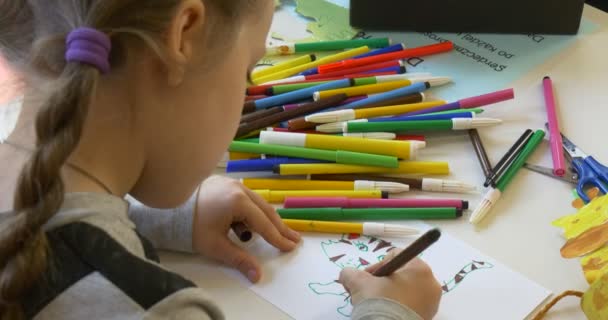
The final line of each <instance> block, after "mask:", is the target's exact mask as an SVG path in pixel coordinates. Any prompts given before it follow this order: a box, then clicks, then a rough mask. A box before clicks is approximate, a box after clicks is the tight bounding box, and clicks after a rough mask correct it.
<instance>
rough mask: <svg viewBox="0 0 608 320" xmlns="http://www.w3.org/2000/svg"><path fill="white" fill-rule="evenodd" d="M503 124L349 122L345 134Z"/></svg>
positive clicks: (476, 121)
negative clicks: (380, 130)
mask: <svg viewBox="0 0 608 320" xmlns="http://www.w3.org/2000/svg"><path fill="white" fill-rule="evenodd" d="M501 123H502V120H500V119H491V118H472V119H467V118H455V119H451V120H426V121H394V122H393V121H391V122H347V123H346V124H344V127H343V128H342V129H343V132H374V131H379V129H380V128H382V131H386V132H408V131H420V130H433V131H445V130H468V129H475V128H483V127H489V126H495V125H499V124H501Z"/></svg>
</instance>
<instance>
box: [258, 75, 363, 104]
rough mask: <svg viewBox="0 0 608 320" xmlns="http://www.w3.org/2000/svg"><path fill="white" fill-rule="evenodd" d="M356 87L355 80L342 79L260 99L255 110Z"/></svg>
mask: <svg viewBox="0 0 608 320" xmlns="http://www.w3.org/2000/svg"><path fill="white" fill-rule="evenodd" d="M353 85H354V80H352V79H341V80H336V81H332V82H327V83H323V84H320V85H318V86H314V87H310V88H304V89H300V90H296V91H292V92H287V93H283V94H279V95H276V96H272V97H268V98H264V99H260V100H256V101H254V104H255V108H256V109H257V110H259V109H266V108H270V107H274V106H279V105H283V104H287V103H290V102H293V101H298V100H302V99H307V98H312V95H313V93H315V92H317V91H325V90H333V89H341V88H346V87H351V86H353Z"/></svg>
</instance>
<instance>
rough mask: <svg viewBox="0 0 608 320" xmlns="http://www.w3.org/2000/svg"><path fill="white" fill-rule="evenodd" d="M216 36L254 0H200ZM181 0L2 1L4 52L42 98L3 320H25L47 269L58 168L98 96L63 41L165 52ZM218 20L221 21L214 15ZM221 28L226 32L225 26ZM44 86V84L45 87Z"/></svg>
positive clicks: (15, 220) (12, 222)
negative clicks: (90, 33)
mask: <svg viewBox="0 0 608 320" xmlns="http://www.w3.org/2000/svg"><path fill="white" fill-rule="evenodd" d="M202 1H203V2H204V3H205V4H206V5H207V8H208V9H209V10H208V11H209V12H207V14H208V15H209V17H210V18H211V19H209V20H210V21H211V22H210V23H211V26H210V28H209V29H213V33H212V32H211V31H208V32H207V33H208V34H209V36H212V34H215V33H217V32H218V31H220V32H221V31H222V30H224V31H226V32H229V31H230V30H229V29H230V28H217V30H216V28H215V27H214V26H213V24H218V21H222V22H223V23H225V22H226V21H227V20H234V19H236V18H238V17H239V16H240V14H241V13H242V12H243V11H245V10H243V7H245V5H246V4H248V3H249V2H251V1H252V0H231V1H228V0H202ZM179 3H180V0H57V1H49V0H20V1H14V0H0V21H2V24H1V25H0V51H1V52H2V53H3V55H4V56H5V57H6V58H7V60H8V61H9V63H10V64H11V65H12V66H13V67H14V68H15V69H16V70H18V71H19V72H20V73H21V74H22V75H23V77H24V79H25V82H26V86H27V94H26V96H27V95H33V94H34V93H35V94H36V95H42V96H41V97H40V98H39V99H36V101H40V103H39V105H37V106H36V107H38V108H39V111H38V113H37V115H36V119H35V131H36V149H35V151H34V152H33V154H32V155H31V158H30V159H29V161H28V162H27V163H26V164H25V166H24V168H23V170H22V172H21V174H20V177H19V179H18V183H17V186H16V192H15V198H14V208H13V209H14V211H13V212H10V213H7V214H3V215H2V216H3V217H2V220H0V319H20V318H23V316H24V315H23V310H22V307H21V305H20V301H21V299H22V297H23V295H24V294H26V293H27V292H28V290H29V289H30V288H31V287H32V286H33V285H34V283H36V281H37V280H39V278H40V277H41V275H42V274H43V273H44V272H45V270H46V269H47V262H48V258H49V255H50V254H51V253H50V252H49V250H48V243H47V237H46V234H45V232H44V230H43V229H42V227H43V225H44V224H45V223H46V222H47V221H48V220H49V219H50V218H51V217H53V215H55V214H56V212H57V211H58V210H59V208H60V207H61V205H62V203H63V199H64V184H63V181H62V179H61V176H60V170H61V168H62V167H63V166H64V165H65V163H66V161H67V159H68V157H69V156H70V155H71V153H72V152H73V151H74V149H75V148H76V146H77V144H78V142H79V140H80V136H81V133H82V130H83V125H84V122H85V119H86V117H87V113H88V111H89V105H90V103H91V100H92V99H93V98H94V97H95V90H96V87H97V82H98V80H99V77H100V72H99V71H98V70H97V69H95V68H94V67H92V66H89V65H86V64H80V63H74V62H70V63H66V61H65V59H64V58H63V56H64V54H65V50H66V48H65V39H66V37H67V35H68V34H69V32H70V31H71V30H73V29H75V28H78V27H85V26H86V27H92V28H95V29H97V30H100V31H103V32H105V33H107V34H108V35H110V36H111V39H112V46H113V49H112V52H111V65H112V66H113V67H119V66H120V64H121V63H122V62H123V61H125V57H126V55H127V53H128V50H129V49H130V48H132V47H133V46H134V45H136V44H143V45H146V46H147V47H148V48H150V49H152V50H154V51H155V52H156V53H158V54H159V55H161V56H162V46H161V45H160V43H161V41H160V40H162V37H163V33H164V32H165V31H166V30H167V27H168V24H169V23H170V22H171V19H172V15H173V14H174V11H175V10H176V8H177V7H178V4H179ZM216 18H217V19H216ZM220 29H221V30H220ZM41 84H42V85H41Z"/></svg>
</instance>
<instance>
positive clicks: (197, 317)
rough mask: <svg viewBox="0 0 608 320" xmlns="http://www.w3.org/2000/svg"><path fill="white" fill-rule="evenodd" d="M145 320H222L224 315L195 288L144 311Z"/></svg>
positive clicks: (181, 292) (176, 294)
mask: <svg viewBox="0 0 608 320" xmlns="http://www.w3.org/2000/svg"><path fill="white" fill-rule="evenodd" d="M142 319H145V320H165V319H179V320H223V319H224V315H223V314H222V312H221V311H220V309H219V308H218V307H217V305H216V304H215V303H214V302H213V301H211V299H209V297H208V296H207V295H206V294H205V293H204V292H203V291H202V290H201V289H197V288H192V289H184V290H180V291H179V292H177V293H175V294H173V295H171V296H169V297H167V298H166V299H164V300H163V301H161V302H159V303H158V304H156V305H154V306H152V307H151V308H150V309H148V310H147V311H146V313H145V314H144V316H143V317H142Z"/></svg>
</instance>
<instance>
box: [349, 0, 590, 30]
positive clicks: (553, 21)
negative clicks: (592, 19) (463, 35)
mask: <svg viewBox="0 0 608 320" xmlns="http://www.w3.org/2000/svg"><path fill="white" fill-rule="evenodd" d="M584 5H585V1H584V0H510V1H509V0H507V1H500V0H418V1H408V0H351V1H350V23H351V25H352V26H353V27H356V28H361V29H364V30H370V31H372V30H377V31H379V30H382V31H434V32H476V33H522V34H531V33H534V34H575V33H577V32H578V28H579V25H580V22H581V17H582V13H583V7H584Z"/></svg>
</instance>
